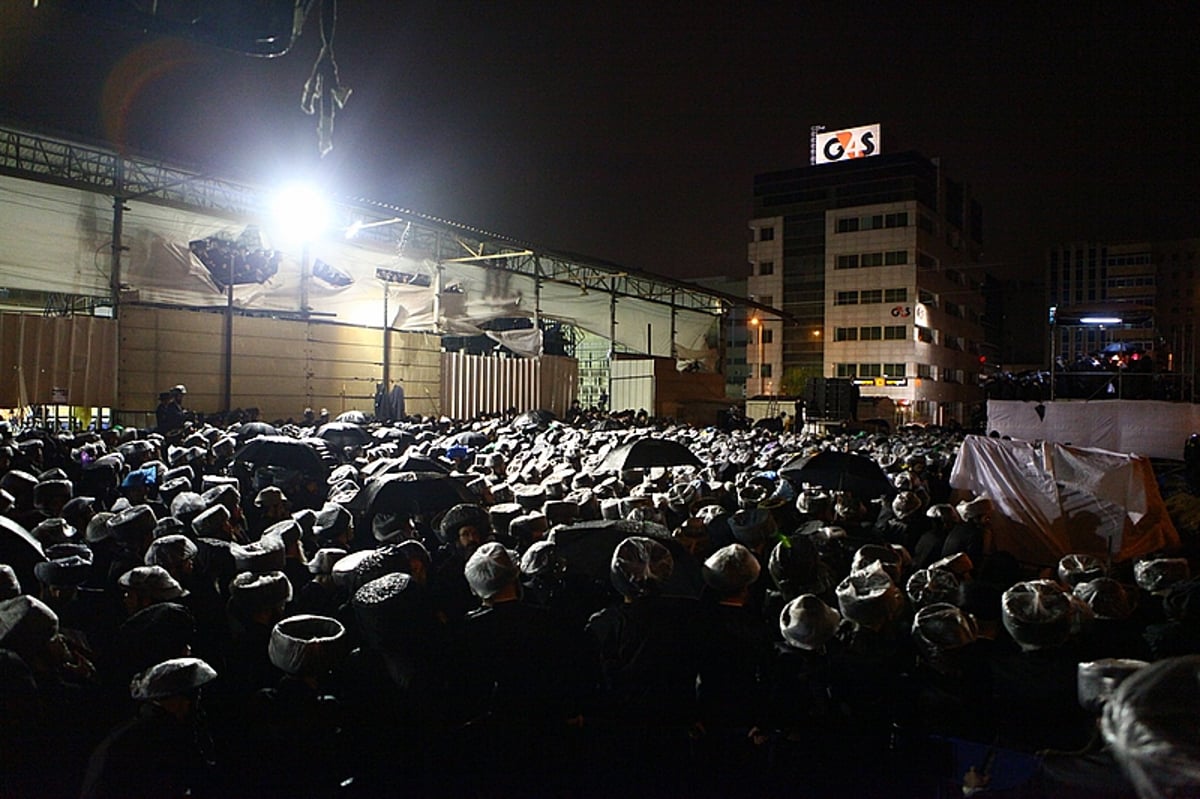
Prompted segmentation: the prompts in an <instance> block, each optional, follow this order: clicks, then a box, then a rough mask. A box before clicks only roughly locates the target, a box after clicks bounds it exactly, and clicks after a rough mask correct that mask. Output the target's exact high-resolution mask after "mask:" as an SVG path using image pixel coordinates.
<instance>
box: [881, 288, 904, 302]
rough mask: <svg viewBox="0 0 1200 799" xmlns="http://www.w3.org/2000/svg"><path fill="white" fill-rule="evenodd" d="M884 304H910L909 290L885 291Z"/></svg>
mask: <svg viewBox="0 0 1200 799" xmlns="http://www.w3.org/2000/svg"><path fill="white" fill-rule="evenodd" d="M883 301H884V302H908V289H906V288H903V289H884V290H883Z"/></svg>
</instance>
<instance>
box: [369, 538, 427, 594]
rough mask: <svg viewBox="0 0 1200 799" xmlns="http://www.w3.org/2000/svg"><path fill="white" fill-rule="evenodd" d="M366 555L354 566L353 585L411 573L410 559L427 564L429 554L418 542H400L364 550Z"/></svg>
mask: <svg viewBox="0 0 1200 799" xmlns="http://www.w3.org/2000/svg"><path fill="white" fill-rule="evenodd" d="M365 552H366V554H365V555H364V556H363V557H362V559H361V560H359V561H358V563H357V565H356V566H355V577H354V584H355V585H366V584H367V583H369V582H371V581H372V580H376V579H378V578H380V577H383V576H384V575H386V574H394V573H396V572H403V573H404V574H411V573H412V565H411V560H412V558H413V557H414V556H415V557H418V558H421V559H422V560H424V561H425V562H426V563H427V564H428V562H429V552H428V551H427V550H426V549H425V546H424V545H423V544H422V543H421V542H420V541H401V542H399V543H395V544H385V545H383V546H380V547H376V548H375V549H368V550H365Z"/></svg>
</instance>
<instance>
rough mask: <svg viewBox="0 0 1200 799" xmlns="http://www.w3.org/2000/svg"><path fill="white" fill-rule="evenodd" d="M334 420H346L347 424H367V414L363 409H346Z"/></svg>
mask: <svg viewBox="0 0 1200 799" xmlns="http://www.w3.org/2000/svg"><path fill="white" fill-rule="evenodd" d="M334 421H335V422H345V423H347V424H366V423H367V415H366V414H365V413H363V412H362V411H353V410H352V411H346V412H344V413H339V414H338V415H337V418H336V419H334Z"/></svg>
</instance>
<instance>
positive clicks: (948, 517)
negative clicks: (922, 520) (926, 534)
mask: <svg viewBox="0 0 1200 799" xmlns="http://www.w3.org/2000/svg"><path fill="white" fill-rule="evenodd" d="M925 515H926V516H928V517H929V518H931V519H936V520H937V521H939V522H941V524H942V526H943V527H952V526H954V525H955V524H958V522H960V521H962V518H961V517H960V516H959V515H958V511H956V510H955V509H954V506H953V505H947V504H946V503H944V502H942V503H939V504H937V505H930V506H929V509H928V510H927V511H925Z"/></svg>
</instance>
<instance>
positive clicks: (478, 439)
mask: <svg viewBox="0 0 1200 799" xmlns="http://www.w3.org/2000/svg"><path fill="white" fill-rule="evenodd" d="M489 443H491V440H490V439H489V438H488V437H487V436H485V435H484V434H483V433H480V432H477V431H475V430H464V431H463V432H461V433H455V434H454V435H452V436H447V437H446V438H445V439H443V440H442V442H441V446H443V447H446V448H449V447H456V446H457V447H486V446H487V445H488V444H489Z"/></svg>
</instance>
